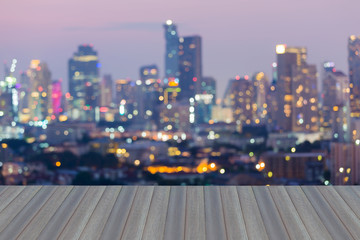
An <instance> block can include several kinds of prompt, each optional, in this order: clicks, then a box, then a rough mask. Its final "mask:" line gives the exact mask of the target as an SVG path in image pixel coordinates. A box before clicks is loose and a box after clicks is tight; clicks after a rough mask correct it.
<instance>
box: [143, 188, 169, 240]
mask: <svg viewBox="0 0 360 240" xmlns="http://www.w3.org/2000/svg"><path fill="white" fill-rule="evenodd" d="M169 197H170V187H169V186H166V187H165V186H164V187H159V186H156V187H155V188H154V193H153V197H152V200H151V204H150V209H149V214H148V216H147V220H146V224H145V228H144V233H143V236H142V239H144V240H158V239H162V237H163V235H164V230H165V220H166V214H167V209H168V204H169Z"/></svg>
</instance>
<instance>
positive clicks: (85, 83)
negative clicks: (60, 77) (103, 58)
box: [69, 44, 100, 121]
mask: <svg viewBox="0 0 360 240" xmlns="http://www.w3.org/2000/svg"><path fill="white" fill-rule="evenodd" d="M99 68H100V63H99V59H98V56H97V52H96V51H95V50H94V49H93V47H92V45H87V44H84V45H80V46H79V48H78V51H77V52H75V53H74V55H73V57H72V58H71V59H70V60H69V92H70V95H71V103H72V104H71V105H72V109H71V118H72V119H73V120H79V121H95V120H96V115H95V113H96V110H97V109H98V108H99V105H100V79H99Z"/></svg>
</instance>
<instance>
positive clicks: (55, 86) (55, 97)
mask: <svg viewBox="0 0 360 240" xmlns="http://www.w3.org/2000/svg"><path fill="white" fill-rule="evenodd" d="M51 98H52V109H53V115H52V116H51V118H52V119H54V118H56V117H59V115H60V114H62V113H63V109H62V107H61V105H62V80H61V79H60V80H56V81H53V83H52V94H51Z"/></svg>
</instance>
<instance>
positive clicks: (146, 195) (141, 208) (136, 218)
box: [121, 186, 154, 240]
mask: <svg viewBox="0 0 360 240" xmlns="http://www.w3.org/2000/svg"><path fill="white" fill-rule="evenodd" d="M153 192H154V187H153V186H140V187H139V188H138V190H137V192H136V195H135V198H134V203H133V205H132V206H131V209H130V213H129V216H128V219H127V220H126V224H125V228H124V231H123V234H122V236H121V239H139V240H140V239H141V237H142V234H143V232H144V227H145V223H146V219H147V215H148V213H149V208H150V203H151V199H152V195H153Z"/></svg>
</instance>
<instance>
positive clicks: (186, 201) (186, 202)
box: [184, 187, 189, 240]
mask: <svg viewBox="0 0 360 240" xmlns="http://www.w3.org/2000/svg"><path fill="white" fill-rule="evenodd" d="M188 190H189V188H188V187H187V188H186V191H185V209H184V210H185V219H184V240H185V238H186V219H187V211H186V209H187V205H188V199H187V195H188Z"/></svg>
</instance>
